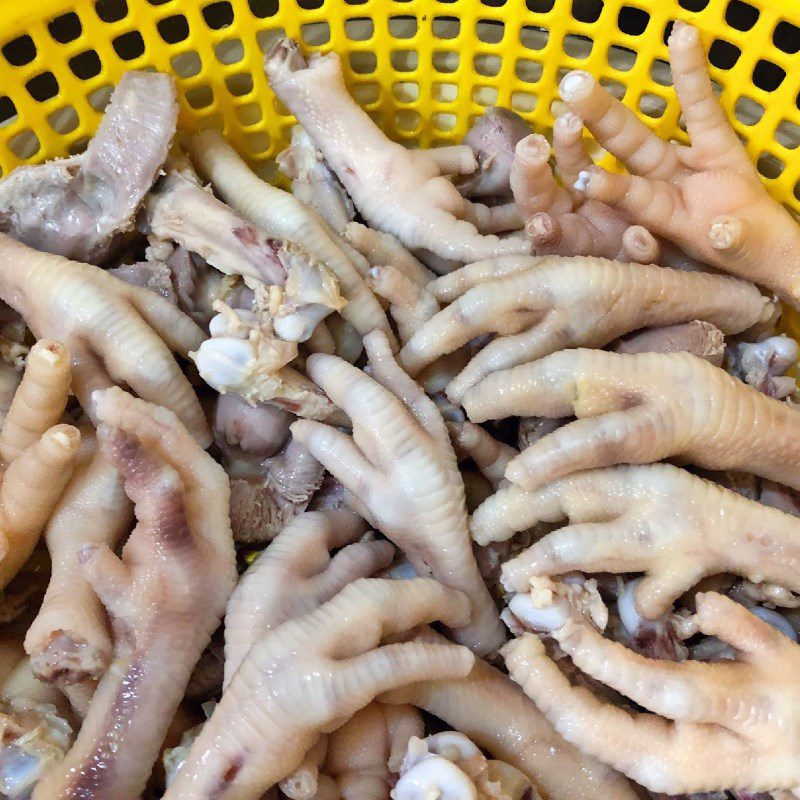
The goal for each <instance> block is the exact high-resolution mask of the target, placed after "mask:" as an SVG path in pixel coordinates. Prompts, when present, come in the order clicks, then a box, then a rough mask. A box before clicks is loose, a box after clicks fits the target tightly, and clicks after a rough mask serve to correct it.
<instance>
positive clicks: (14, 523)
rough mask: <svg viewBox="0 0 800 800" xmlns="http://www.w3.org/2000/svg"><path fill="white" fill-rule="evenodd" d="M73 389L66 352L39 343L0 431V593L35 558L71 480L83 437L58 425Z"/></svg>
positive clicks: (56, 345) (52, 344) (58, 346)
mask: <svg viewBox="0 0 800 800" xmlns="http://www.w3.org/2000/svg"><path fill="white" fill-rule="evenodd" d="M69 388H70V368H69V354H68V353H67V351H66V349H65V348H64V347H63V345H61V344H59V343H58V342H54V341H48V340H43V341H40V342H37V343H36V344H35V345H34V346H33V347H32V348H31V351H30V354H29V355H28V361H27V366H26V368H25V372H24V374H23V376H22V381H21V382H20V384H19V387H18V388H17V391H16V393H15V394H14V399H13V400H12V402H11V406H10V408H9V410H8V414H7V415H6V419H5V422H4V424H3V428H2V431H0V457H2V475H1V476H0V588H3V587H5V586H6V585H8V583H9V582H10V581H11V579H12V578H13V577H14V576H15V575H16V574H17V572H18V571H19V570H20V568H21V567H22V565H23V564H24V563H25V562H26V561H27V560H28V558H29V557H30V555H31V553H33V549H34V547H36V543H37V542H38V541H39V537H40V536H41V534H42V531H43V529H44V527H45V525H46V524H47V520H48V518H49V517H50V515H51V514H52V513H53V509H54V508H55V506H56V504H57V503H58V499H59V497H60V496H61V493H62V492H63V491H64V487H65V486H66V485H67V483H68V482H69V479H70V476H71V475H72V470H73V467H74V465H75V461H76V459H77V456H78V448H79V447H80V442H81V435H80V433H79V431H78V429H77V428H75V427H73V426H72V425H60V424H58V421H59V420H60V419H61V417H62V416H63V414H64V409H65V407H66V405H67V399H68V397H69Z"/></svg>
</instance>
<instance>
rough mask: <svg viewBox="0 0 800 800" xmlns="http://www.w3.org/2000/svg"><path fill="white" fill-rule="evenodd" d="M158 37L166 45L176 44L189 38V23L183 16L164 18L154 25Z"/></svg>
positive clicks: (176, 15) (175, 15) (174, 15)
mask: <svg viewBox="0 0 800 800" xmlns="http://www.w3.org/2000/svg"><path fill="white" fill-rule="evenodd" d="M156 30H157V31H158V35H159V36H160V37H161V38H162V39H163V40H164V41H165V42H166V43H167V44H177V43H178V42H182V41H183V40H184V39H188V38H189V21H188V20H187V19H186V17H184V16H183V14H173V15H172V16H170V17H164V19H160V20H159V21H158V22H157V23H156Z"/></svg>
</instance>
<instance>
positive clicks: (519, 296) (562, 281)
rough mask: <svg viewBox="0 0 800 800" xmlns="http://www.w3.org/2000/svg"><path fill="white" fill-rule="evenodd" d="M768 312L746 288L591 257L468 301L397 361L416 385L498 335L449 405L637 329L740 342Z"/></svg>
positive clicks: (510, 281) (511, 279) (449, 310)
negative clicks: (529, 365) (684, 326)
mask: <svg viewBox="0 0 800 800" xmlns="http://www.w3.org/2000/svg"><path fill="white" fill-rule="evenodd" d="M465 269H466V268H465ZM435 286H436V284H433V285H432V287H431V288H432V289H433V290H434V293H435ZM771 310H772V304H771V303H770V302H769V301H768V300H767V299H766V298H764V297H763V296H762V295H761V294H760V292H759V291H758V290H757V289H756V288H755V287H754V286H752V285H751V284H748V283H745V282H744V281H740V280H737V279H736V278H729V277H726V276H722V275H708V274H704V273H697V272H680V271H678V270H671V269H667V268H664V267H656V266H645V265H643V264H623V263H621V262H619V261H606V260H604V259H599V258H590V257H573V258H551V259H546V260H544V261H542V262H540V263H539V264H538V265H537V266H534V267H532V268H531V269H528V270H525V271H521V272H516V273H513V274H510V275H507V276H505V277H503V278H499V279H497V280H489V281H486V282H483V283H479V284H478V285H477V286H474V287H473V288H471V289H469V290H468V291H466V292H465V293H464V294H462V295H461V296H460V297H458V298H456V299H455V300H453V302H452V303H451V304H450V305H449V306H447V307H445V308H444V309H443V310H442V311H440V312H439V313H438V314H436V315H434V316H433V317H432V318H431V319H430V320H429V321H428V322H427V323H425V324H423V325H422V326H420V327H418V329H417V331H416V333H415V334H414V335H413V336H412V337H411V338H410V339H409V340H408V341H407V342H406V343H405V345H404V346H403V349H402V350H401V351H400V361H401V363H402V364H403V365H404V367H405V368H406V369H407V370H409V372H410V373H411V374H412V375H416V374H417V373H418V372H419V371H420V370H421V369H422V368H424V367H425V366H426V365H427V364H429V363H430V362H431V361H433V360H434V359H436V358H439V357H441V356H442V355H443V354H445V353H451V352H453V351H454V350H456V349H457V348H458V347H461V346H463V345H465V344H466V343H467V342H469V341H470V340H471V339H474V338H475V337H478V336H482V335H484V334H489V333H494V334H498V337H497V338H496V339H494V340H493V341H491V342H489V344H487V345H486V346H485V347H484V348H483V349H481V350H480V351H479V352H478V353H477V354H476V355H475V356H474V357H473V359H472V360H471V361H470V362H469V364H468V365H467V367H466V368H465V369H464V370H463V371H462V372H461V373H460V374H459V375H458V376H456V377H455V378H454V379H453V381H452V382H451V383H450V385H449V386H448V387H447V396H448V397H449V399H450V400H451V401H452V402H454V403H459V402H460V401H461V400H462V399H463V397H464V393H465V392H466V391H467V390H468V389H469V388H470V387H473V386H475V384H476V383H478V382H479V381H480V380H481V379H483V378H485V377H486V376H487V375H489V374H491V373H493V372H497V371H498V370H502V369H508V368H509V367H514V366H517V365H518V364H524V363H526V362H529V361H535V360H536V359H539V358H542V357H543V356H546V355H549V354H550V353H553V352H555V351H556V350H560V349H562V348H566V347H580V346H583V347H601V346H603V345H606V344H608V343H609V342H611V341H613V340H614V339H616V338H617V337H619V336H622V335H623V334H625V333H629V332H631V331H635V330H639V329H640V328H646V327H653V326H660V325H671V324H674V323H678V322H689V321H691V320H694V319H700V320H704V321H706V322H710V323H712V324H713V325H716V326H717V327H719V328H720V329H721V330H722V331H723V332H724V333H740V332H741V331H743V330H745V329H747V328H749V327H750V326H751V325H753V324H755V323H756V322H758V321H759V320H761V319H763V318H765V317H766V316H768V315H769V313H771Z"/></svg>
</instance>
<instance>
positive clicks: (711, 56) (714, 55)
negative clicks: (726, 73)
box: [708, 39, 742, 69]
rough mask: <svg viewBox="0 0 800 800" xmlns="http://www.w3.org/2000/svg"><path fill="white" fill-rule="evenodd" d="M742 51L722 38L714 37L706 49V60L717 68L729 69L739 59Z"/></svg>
mask: <svg viewBox="0 0 800 800" xmlns="http://www.w3.org/2000/svg"><path fill="white" fill-rule="evenodd" d="M741 54H742V51H741V50H740V49H739V48H738V47H737V46H736V45H735V44H731V43H730V42H726V41H725V40H724V39H714V41H713V42H712V44H711V49H710V50H709V51H708V60H709V61H710V62H711V63H712V64H713V65H714V66H715V67H717V68H718V69H730V68H731V67H732V66H733V65H734V64H736V62H737V61H738V60H739V56H740V55H741Z"/></svg>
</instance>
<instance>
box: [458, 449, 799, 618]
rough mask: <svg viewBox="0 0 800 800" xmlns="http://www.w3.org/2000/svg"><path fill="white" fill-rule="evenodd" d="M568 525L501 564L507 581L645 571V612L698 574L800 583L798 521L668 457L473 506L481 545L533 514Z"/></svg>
mask: <svg viewBox="0 0 800 800" xmlns="http://www.w3.org/2000/svg"><path fill="white" fill-rule="evenodd" d="M563 520H567V521H568V522H569V524H568V525H566V526H564V527H562V528H559V529H558V530H556V531H553V532H552V533H549V534H547V535H546V536H544V537H543V538H541V539H539V541H537V542H536V543H535V544H533V545H531V547H529V548H528V549H527V550H525V551H523V552H522V553H520V554H519V555H517V556H516V557H515V558H513V559H511V560H510V561H507V562H506V563H505V564H503V567H502V574H501V580H502V582H503V584H504V586H505V587H506V589H507V590H509V591H513V592H524V591H527V589H528V588H529V581H530V578H531V577H533V576H535V575H562V574H565V573H568V572H572V571H576V570H577V571H579V572H589V573H595V572H611V573H615V574H619V573H625V572H644V573H645V574H644V577H643V578H642V579H641V581H639V583H638V585H637V588H636V593H635V599H636V605H637V607H638V609H639V611H640V612H641V613H642V614H643V615H644V616H645V617H648V618H655V617H658V616H659V615H660V614H663V613H665V612H667V611H669V609H670V607H671V606H672V603H673V602H674V601H675V600H677V598H679V597H680V596H681V595H682V594H683V593H684V592H686V591H688V590H689V589H691V587H692V586H694V585H696V584H697V583H699V582H700V581H701V580H702V579H703V578H704V577H706V576H709V575H717V574H719V573H722V572H731V573H734V574H737V575H742V576H744V577H745V578H749V579H750V580H753V581H759V582H761V581H768V582H772V583H776V584H779V585H781V586H785V587H786V588H788V589H791V590H793V591H796V592H800V580H799V579H798V575H800V520H798V519H797V517H793V516H791V515H789V514H785V513H783V512H781V511H778V510H777V509H775V508H770V507H768V506H765V505H762V504H761V503H756V502H754V501H753V500H748V499H747V498H745V497H742V496H741V495H739V494H737V493H736V492H733V491H730V490H729V489H725V488H723V487H722V486H720V485H719V484H717V483H713V482H711V481H707V480H704V479H703V478H698V477H696V476H695V475H692V474H691V473H689V472H686V471H685V470H682V469H679V468H677V467H673V466H671V465H669V464H648V465H646V466H624V467H610V468H607V469H598V470H592V471H589V472H581V473H577V474H575V475H569V476H567V477H565V478H561V479H559V480H557V481H554V482H552V483H549V484H546V485H545V486H542V487H541V488H539V489H535V490H533V491H525V490H524V489H521V488H520V487H519V486H507V487H505V488H503V489H500V490H499V491H498V492H496V493H495V494H494V495H492V496H491V497H490V498H488V499H487V500H486V501H485V502H484V503H483V505H482V506H480V507H479V508H478V509H477V510H476V512H475V513H474V514H473V515H472V518H471V520H470V528H471V530H472V535H473V537H474V538H475V539H476V541H478V542H479V543H480V544H488V543H489V542H496V541H504V540H506V539H508V538H510V537H511V536H513V535H514V533H515V532H517V531H521V530H526V529H527V528H530V527H533V526H534V525H536V524H537V523H539V522H561V521H563Z"/></svg>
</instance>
